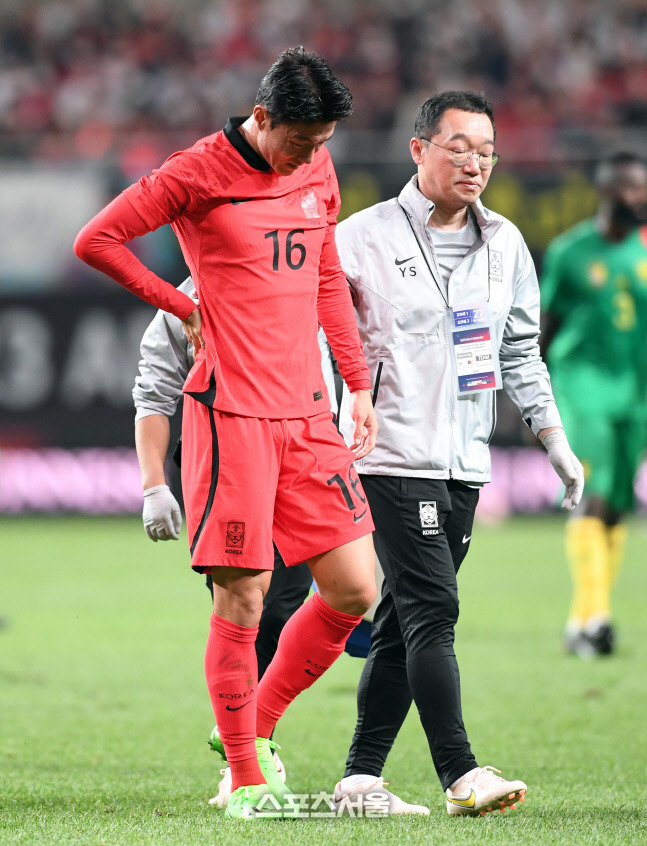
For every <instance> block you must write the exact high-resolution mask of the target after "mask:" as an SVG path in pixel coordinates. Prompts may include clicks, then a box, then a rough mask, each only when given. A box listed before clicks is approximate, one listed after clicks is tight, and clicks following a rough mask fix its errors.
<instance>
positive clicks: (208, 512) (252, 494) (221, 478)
mask: <svg viewBox="0 0 647 846" xmlns="http://www.w3.org/2000/svg"><path fill="white" fill-rule="evenodd" d="M182 491H183V494H184V506H185V510H186V522H187V528H188V532H189V544H190V548H191V566H192V567H193V569H194V570H197V571H198V572H204V571H205V570H209V569H210V568H211V567H250V568H253V569H257V570H272V569H274V551H273V547H272V540H274V542H275V543H276V546H277V547H278V550H279V552H280V553H281V556H282V557H283V560H284V561H285V563H286V564H287V566H288V567H290V566H292V565H294V564H299V563H300V562H301V561H306V560H307V559H308V558H311V557H312V556H314V555H318V554H320V553H322V552H328V550H330V549H334V548H335V547H338V546H341V545H342V544H345V543H348V542H349V541H352V540H355V539H356V538H359V537H362V536H363V535H367V534H369V533H370V532H372V531H373V528H374V526H373V520H372V517H371V512H370V509H369V507H368V502H367V501H366V495H365V494H364V490H363V488H362V485H361V483H360V481H359V478H358V476H357V472H356V470H355V467H354V465H353V454H352V452H351V451H350V450H349V449H348V447H347V446H346V444H345V443H344V441H343V439H342V437H341V435H340V434H339V432H338V431H337V429H336V428H335V425H334V423H333V421H332V415H331V413H330V412H329V411H325V412H322V413H321V414H317V415H316V416H315V417H305V418H299V419H296V420H268V419H259V418H256V417H241V416H239V415H235V414H227V413H225V412H221V411H217V410H216V409H214V408H211V407H209V406H206V405H204V404H203V403H201V402H198V401H196V400H195V399H193V397H191V396H189V395H186V394H185V397H184V419H183V424H182Z"/></svg>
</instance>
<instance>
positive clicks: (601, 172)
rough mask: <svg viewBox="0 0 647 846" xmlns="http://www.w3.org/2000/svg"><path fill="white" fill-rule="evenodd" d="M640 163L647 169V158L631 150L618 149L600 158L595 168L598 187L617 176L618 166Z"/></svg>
mask: <svg viewBox="0 0 647 846" xmlns="http://www.w3.org/2000/svg"><path fill="white" fill-rule="evenodd" d="M635 164H637V165H640V166H641V167H644V168H646V169H647V160H646V159H644V158H643V157H642V156H639V155H638V154H637V153H631V152H629V150H618V151H616V152H615V153H610V154H609V155H608V156H605V157H604V158H603V159H601V160H600V162H599V164H598V166H597V167H596V169H595V184H596V185H597V186H598V188H601V187H603V186H605V185H608V184H609V183H610V182H612V181H613V180H614V179H615V178H616V173H615V171H616V168H619V167H624V166H625V165H635Z"/></svg>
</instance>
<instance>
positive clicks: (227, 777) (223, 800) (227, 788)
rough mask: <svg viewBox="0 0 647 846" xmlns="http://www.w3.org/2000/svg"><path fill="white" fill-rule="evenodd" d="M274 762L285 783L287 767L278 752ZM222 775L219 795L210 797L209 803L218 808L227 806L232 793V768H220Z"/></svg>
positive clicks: (275, 754)
mask: <svg viewBox="0 0 647 846" xmlns="http://www.w3.org/2000/svg"><path fill="white" fill-rule="evenodd" d="M274 764H275V765H276V771H277V773H278V774H279V778H280V779H281V781H282V782H283V784H285V779H286V774H285V767H284V765H283V761H282V760H281V759H280V758H279V756H278V752H275V753H274ZM220 775H221V776H222V779H221V780H220V784H219V785H218V795H217V796H214V797H213V799H209V804H210V805H215V806H216V807H217V808H226V807H227V802H229V797H230V795H231V770H230V769H229V767H225V768H224V769H222V770H220Z"/></svg>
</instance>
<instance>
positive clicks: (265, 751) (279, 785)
mask: <svg viewBox="0 0 647 846" xmlns="http://www.w3.org/2000/svg"><path fill="white" fill-rule="evenodd" d="M280 748H281V747H280V746H279V745H278V743H274V741H273V740H270V739H269V738H267V737H257V738H256V754H257V756H258V763H259V766H260V768H261V772H262V773H263V777H264V778H265V781H266V782H267V786H268V788H269V789H270V791H271V793H272V795H273V796H274V797H276V799H278V800H279V802H285V801H286V798H287V797H288V796H292V795H293V794H292V791H291V790H290V788H289V787H288V786H287V784H285V783H284V781H283V779H282V778H281V774H280V773H279V771H278V770H277V768H276V762H275V760H274V750H275V749H280ZM232 795H233V794H232Z"/></svg>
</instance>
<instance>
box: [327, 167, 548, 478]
mask: <svg viewBox="0 0 647 846" xmlns="http://www.w3.org/2000/svg"><path fill="white" fill-rule="evenodd" d="M433 209H434V204H433V203H432V202H431V201H430V200H428V199H427V198H426V197H425V196H424V195H423V194H422V193H421V192H420V191H419V190H418V184H417V176H414V177H413V178H412V179H411V181H410V182H408V183H407V184H406V185H405V187H404V188H403V190H402V192H401V193H400V196H399V197H397V198H393V199H391V200H387V201H386V202H383V203H378V204H377V205H375V206H371V207H370V208H368V209H365V210H364V211H361V212H358V213H357V214H354V215H352V216H351V217H350V218H348V219H347V220H345V221H343V222H342V223H340V224H338V226H337V234H336V240H337V248H338V250H339V255H340V258H341V263H342V267H343V268H344V271H345V273H346V276H347V278H348V281H349V284H350V286H351V291H352V294H353V299H354V302H355V307H356V310H357V319H358V323H359V330H360V334H361V338H362V343H363V345H364V354H365V355H366V359H367V362H368V365H369V368H370V370H371V374H372V378H373V402H374V405H375V410H376V413H377V417H378V422H379V431H378V436H377V445H376V447H375V449H374V450H373V451H372V452H371V453H370V454H369V455H367V456H366V457H365V458H363V459H361V460H360V461H358V462H357V469H358V471H359V472H360V473H367V474H373V475H384V476H410V477H420V478H427V479H452V478H453V479H458V480H460V481H463V482H467V483H468V484H482V483H484V482H489V481H490V478H491V465H490V451H489V447H488V444H489V441H490V439H491V437H492V434H493V432H494V427H495V424H496V406H495V398H496V396H495V392H494V391H491V390H490V391H475V392H473V393H470V394H467V395H461V396H459V395H458V377H457V373H456V365H455V361H454V353H453V347H452V342H451V335H450V329H449V325H448V312H449V310H450V307H451V306H459V305H464V304H466V303H469V302H472V303H474V302H478V301H483V300H487V301H488V304H489V308H490V312H491V314H492V318H491V319H492V322H491V325H490V331H491V337H492V344H493V351H494V353H495V355H496V351H497V350H498V354H499V362H500V367H501V377H502V383H503V388H504V389H505V391H506V393H507V394H508V395H509V396H510V398H511V399H512V400H513V402H514V403H515V404H516V406H517V408H518V409H519V411H520V412H521V415H522V417H523V419H524V421H525V422H526V424H527V425H528V426H529V427H530V428H531V429H532V431H533V432H534V433H535V434H537V433H538V432H539V431H540V430H541V429H544V428H548V427H550V426H561V425H562V424H561V420H560V416H559V412H558V411H557V407H556V405H555V400H554V398H553V394H552V390H551V386H550V379H549V376H548V371H547V370H546V366H545V364H544V362H543V361H542V359H541V356H540V354H539V344H538V337H539V285H538V282H537V274H536V272H535V268H534V264H533V261H532V258H531V256H530V253H529V251H528V248H527V246H526V244H525V243H524V240H523V238H522V237H521V233H520V232H519V230H518V229H517V227H516V226H514V225H513V224H512V223H511V222H510V221H509V220H507V219H506V218H504V217H502V216H501V215H499V214H496V213H494V212H492V211H489V210H488V209H486V208H485V207H484V206H483V205H482V203H481V202H480V201H478V202H476V203H474V204H473V205H472V206H471V207H470V213H471V214H473V215H474V220H475V222H476V224H477V228H478V229H479V230H480V235H481V236H480V238H477V239H476V242H475V243H474V245H473V246H472V247H471V248H470V250H469V251H468V253H467V255H466V256H465V257H464V258H463V259H462V261H461V262H460V263H459V265H458V266H457V267H456V268H455V269H454V271H453V272H452V274H451V277H450V279H449V285H448V290H447V292H445V289H444V285H443V282H442V280H441V277H440V274H439V272H438V269H437V265H436V258H435V254H434V249H433V245H432V241H431V237H430V234H429V228H428V226H427V221H428V220H429V217H430V215H431V214H432V212H433ZM342 431H343V433H344V435H345V436H346V438H347V440H348V438H349V436H351V435H352V431H353V427H352V424H351V423H350V421H349V418H348V415H346V414H342Z"/></svg>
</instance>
